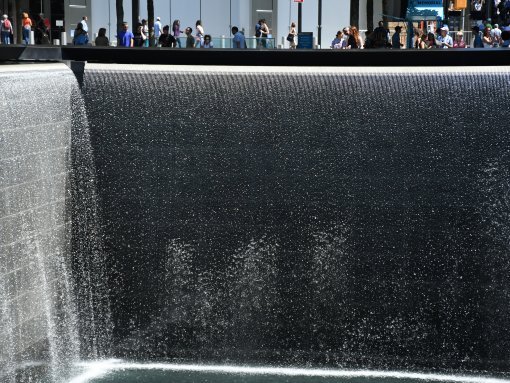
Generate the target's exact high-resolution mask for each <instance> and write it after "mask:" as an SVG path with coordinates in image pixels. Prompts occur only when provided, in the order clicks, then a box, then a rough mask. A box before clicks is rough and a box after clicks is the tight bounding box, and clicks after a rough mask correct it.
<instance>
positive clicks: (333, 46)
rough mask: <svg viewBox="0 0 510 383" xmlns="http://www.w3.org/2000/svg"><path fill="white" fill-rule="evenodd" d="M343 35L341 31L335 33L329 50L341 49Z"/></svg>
mask: <svg viewBox="0 0 510 383" xmlns="http://www.w3.org/2000/svg"><path fill="white" fill-rule="evenodd" d="M343 41H344V34H343V33H342V31H338V32H337V33H336V36H335V38H334V39H333V41H331V47H330V48H331V49H343Z"/></svg>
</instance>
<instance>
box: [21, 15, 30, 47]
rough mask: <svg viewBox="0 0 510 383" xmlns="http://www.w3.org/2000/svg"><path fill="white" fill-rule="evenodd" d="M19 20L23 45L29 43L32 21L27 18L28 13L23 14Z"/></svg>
mask: <svg viewBox="0 0 510 383" xmlns="http://www.w3.org/2000/svg"><path fill="white" fill-rule="evenodd" d="M21 16H22V18H21V25H22V33H23V42H24V43H25V45H28V44H29V43H30V32H31V31H32V20H31V19H30V17H28V13H26V12H23V13H22V15H21Z"/></svg>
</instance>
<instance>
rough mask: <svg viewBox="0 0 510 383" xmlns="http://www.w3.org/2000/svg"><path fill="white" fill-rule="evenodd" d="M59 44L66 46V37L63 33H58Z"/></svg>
mask: <svg viewBox="0 0 510 383" xmlns="http://www.w3.org/2000/svg"><path fill="white" fill-rule="evenodd" d="M60 43H61V44H62V45H67V35H66V33H65V32H60Z"/></svg>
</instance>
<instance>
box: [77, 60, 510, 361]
mask: <svg viewBox="0 0 510 383" xmlns="http://www.w3.org/2000/svg"><path fill="white" fill-rule="evenodd" d="M509 79H510V73H509V72H508V71H507V70H501V69H500V71H499V72H494V71H491V70H489V69H487V70H485V69H483V68H475V69H472V70H467V69H462V68H461V69H459V68H456V69H455V68H454V69H444V70H437V71H430V70H426V71H424V70H423V68H417V69H391V70H390V69H388V70H384V69H373V70H361V69H360V70H353V69H348V68H340V69H324V68H314V69H309V70H307V69H292V68H290V69H278V70H277V69H271V68H268V69H254V68H244V69H239V68H227V67H225V68H214V67H212V68H211V67H210V68H207V67H203V68H200V67H199V68H186V67H184V68H182V67H151V66H108V65H87V66H86V68H85V76H84V88H83V92H84V95H85V102H86V107H87V115H88V119H89V123H90V127H91V132H92V133H91V134H92V141H93V148H94V152H95V156H96V164H97V171H98V194H99V197H100V200H101V209H102V212H103V221H104V233H105V246H106V250H107V251H108V253H109V256H110V260H109V266H110V270H111V275H110V286H111V291H112V294H113V296H112V303H113V317H114V322H115V324H116V330H115V331H116V332H115V336H116V344H117V351H116V352H117V353H118V354H119V355H126V354H127V355H130V356H134V357H150V358H154V357H189V358H192V359H202V360H211V359H220V360H227V359H228V358H233V359H235V360H240V361H257V362H284V363H297V364H301V363H306V362H312V363H319V364H328V363H330V364H334V363H340V364H358V365H360V364H361V365H363V366H378V367H383V366H388V365H393V366H400V367H402V366H408V367H413V366H414V367H417V366H422V367H423V366H425V367H433V366H436V367H443V368H450V367H453V368H461V367H464V368H489V369H499V368H507V367H508V356H509V355H508V350H509V345H510V344H509V335H508V334H509V331H508V327H509V326H508V314H509V312H508V308H509V307H510V306H509V305H508V303H509V299H508V279H509V276H508V272H507V269H508V267H509V266H510V262H509V243H508V239H507V238H508V236H506V234H507V233H508V231H509V230H508V228H509V227H510V225H509V221H508V220H507V218H508V212H509V210H508V209H509V208H508V203H509V202H510V200H509V199H508V192H509V191H510V187H509V179H508V177H507V176H506V175H508V169H509V165H510V164H509V157H508V142H509V141H508V139H509V132H508V130H507V129H506V124H505V117H504V116H506V115H508V112H509V111H510V110H509V109H510V106H509V104H508V103H505V102H498V101H497V100H494V96H495V95H497V98H498V99H500V100H507V99H508V98H509V96H510V88H509V87H508V86H506V85H505V84H507V83H508V81H509ZM230 360H231V359H230Z"/></svg>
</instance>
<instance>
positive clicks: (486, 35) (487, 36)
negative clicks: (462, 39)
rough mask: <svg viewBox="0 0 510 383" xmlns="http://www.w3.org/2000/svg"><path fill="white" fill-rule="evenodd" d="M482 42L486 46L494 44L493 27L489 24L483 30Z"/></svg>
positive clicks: (490, 46) (489, 46)
mask: <svg viewBox="0 0 510 383" xmlns="http://www.w3.org/2000/svg"><path fill="white" fill-rule="evenodd" d="M482 42H483V47H484V48H492V46H493V44H494V41H493V40H492V36H491V28H490V27H488V26H487V27H485V29H484V30H483V36H482Z"/></svg>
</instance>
